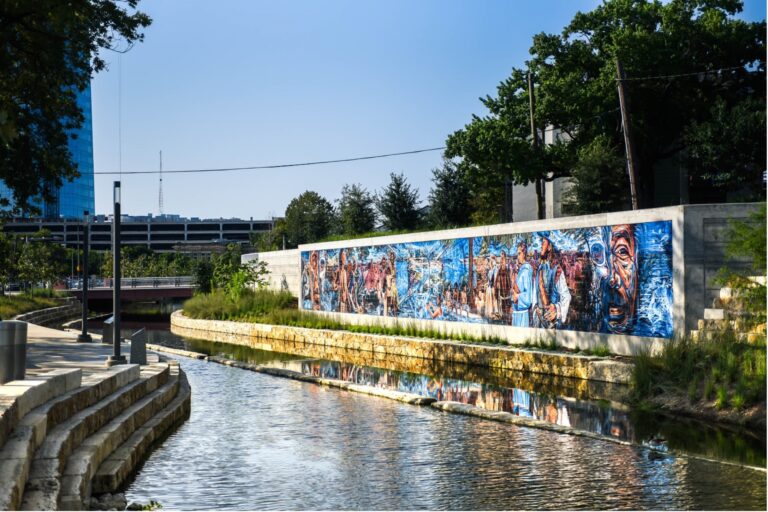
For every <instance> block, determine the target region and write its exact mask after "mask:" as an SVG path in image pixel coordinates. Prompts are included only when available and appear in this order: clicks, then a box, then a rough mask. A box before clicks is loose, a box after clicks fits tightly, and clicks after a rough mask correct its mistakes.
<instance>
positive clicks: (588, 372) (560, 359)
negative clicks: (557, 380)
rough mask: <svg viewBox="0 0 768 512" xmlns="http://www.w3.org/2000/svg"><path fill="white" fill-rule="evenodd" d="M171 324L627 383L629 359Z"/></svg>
mask: <svg viewBox="0 0 768 512" xmlns="http://www.w3.org/2000/svg"><path fill="white" fill-rule="evenodd" d="M171 329H172V331H173V332H174V333H176V334H180V335H182V336H188V337H192V338H202V339H207V340H210V341H220V342H226V343H232V344H235V345H247V346H253V345H254V343H259V342H260V341H263V340H270V339H274V340H287V341H293V342H300V343H306V344H314V345H321V346H324V347H326V348H333V349H339V350H353V351H361V352H369V353H375V354H378V355H383V356H385V357H394V358H402V357H408V358H417V359H423V360H428V361H434V362H438V363H460V364H466V365H477V366H486V367H489V368H498V369H501V370H512V371H524V372H532V373H539V374H548V375H555V376H558V377H571V378H577V379H587V380H595V381H602V382H611V383H618V384H628V383H629V382H630V378H631V373H632V366H631V365H630V364H628V363H626V362H624V361H619V360H616V359H612V358H608V357H596V356H585V355H579V354H567V353H562V352H548V351H543V350H529V349H520V348H512V347H508V346H488V345H477V344H472V343H457V342H452V341H443V340H440V341H438V340H429V339H417V338H409V337H404V336H386V335H378V334H366V333H357V332H348V331H336V330H328V329H307V328H303V327H291V326H286V325H267V324H256V323H246V322H232V321H225V320H199V319H192V318H188V317H186V316H184V313H183V311H177V312H175V313H173V315H171Z"/></svg>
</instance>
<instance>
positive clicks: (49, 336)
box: [27, 324, 158, 375]
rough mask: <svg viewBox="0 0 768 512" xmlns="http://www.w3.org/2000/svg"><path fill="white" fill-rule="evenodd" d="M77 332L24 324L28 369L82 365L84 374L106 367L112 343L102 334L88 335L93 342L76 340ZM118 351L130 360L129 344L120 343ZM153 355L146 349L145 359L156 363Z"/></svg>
mask: <svg viewBox="0 0 768 512" xmlns="http://www.w3.org/2000/svg"><path fill="white" fill-rule="evenodd" d="M77 334H78V333H77V332H69V331H59V330H57V329H49V328H47V327H42V326H39V325H36V324H28V327H27V372H29V373H30V374H34V373H36V370H43V369H51V368H82V370H83V374H84V375H85V374H88V373H93V372H99V371H104V370H106V369H107V367H106V364H105V362H106V360H107V357H108V356H110V355H112V352H113V350H114V349H113V348H112V345H105V344H103V343H101V336H99V335H91V336H92V337H93V342H92V343H78V342H77ZM120 353H121V354H122V355H123V356H125V357H126V359H130V354H131V346H130V344H127V343H123V344H122V345H121V346H120ZM157 361H158V357H157V355H156V354H154V353H151V352H148V353H147V362H148V363H153V362H157Z"/></svg>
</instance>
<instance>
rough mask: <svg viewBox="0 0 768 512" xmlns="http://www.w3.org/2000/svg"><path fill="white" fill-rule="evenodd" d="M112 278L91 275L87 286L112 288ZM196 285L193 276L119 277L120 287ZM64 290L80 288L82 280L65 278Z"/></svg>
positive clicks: (190, 286)
mask: <svg viewBox="0 0 768 512" xmlns="http://www.w3.org/2000/svg"><path fill="white" fill-rule="evenodd" d="M113 284H114V279H112V278H111V277H91V278H89V279H88V288H89V289H91V290H95V289H104V288H112V286H113ZM195 286H197V285H196V284H195V278H194V277H193V276H178V277H124V278H122V279H120V288H192V287H195ZM64 287H65V289H66V290H82V289H83V280H82V279H76V278H70V279H67V280H65V282H64Z"/></svg>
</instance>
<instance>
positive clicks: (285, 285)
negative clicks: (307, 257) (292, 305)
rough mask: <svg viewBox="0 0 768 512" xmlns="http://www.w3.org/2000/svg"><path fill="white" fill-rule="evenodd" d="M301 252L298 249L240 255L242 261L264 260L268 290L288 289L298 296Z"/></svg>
mask: <svg viewBox="0 0 768 512" xmlns="http://www.w3.org/2000/svg"><path fill="white" fill-rule="evenodd" d="M300 255H301V253H300V252H299V250H298V249H291V250H288V251H271V252H253V253H249V254H243V255H242V256H241V257H240V261H241V262H242V263H247V262H249V261H265V262H266V263H267V270H268V271H269V278H268V284H267V287H268V288H269V289H270V290H276V291H280V290H288V291H289V292H291V294H292V295H293V296H294V297H298V296H299V293H300V290H301V275H300V273H301V263H300V261H299V258H300Z"/></svg>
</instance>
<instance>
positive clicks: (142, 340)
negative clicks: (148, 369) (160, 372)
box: [131, 327, 147, 364]
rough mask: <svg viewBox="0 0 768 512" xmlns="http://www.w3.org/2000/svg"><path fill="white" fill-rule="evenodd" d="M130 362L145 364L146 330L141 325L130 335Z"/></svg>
mask: <svg viewBox="0 0 768 512" xmlns="http://www.w3.org/2000/svg"><path fill="white" fill-rule="evenodd" d="M131 364H147V330H146V329H145V328H143V327H142V328H141V329H139V330H138V331H136V332H135V333H133V334H132V335H131Z"/></svg>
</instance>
